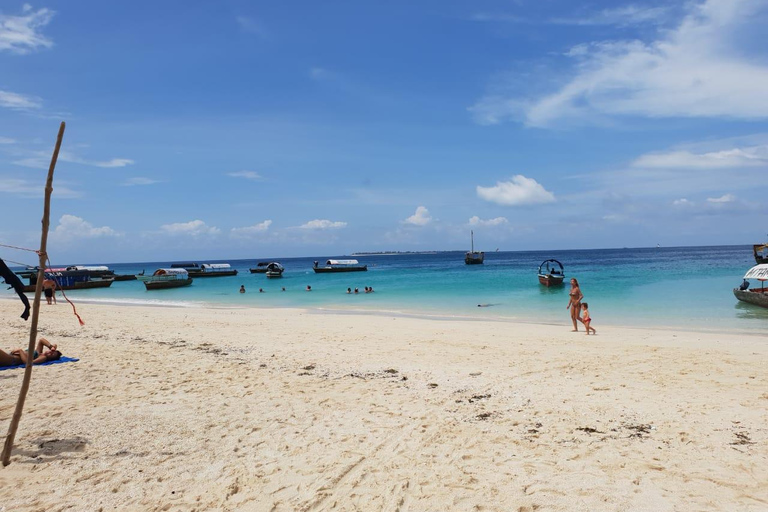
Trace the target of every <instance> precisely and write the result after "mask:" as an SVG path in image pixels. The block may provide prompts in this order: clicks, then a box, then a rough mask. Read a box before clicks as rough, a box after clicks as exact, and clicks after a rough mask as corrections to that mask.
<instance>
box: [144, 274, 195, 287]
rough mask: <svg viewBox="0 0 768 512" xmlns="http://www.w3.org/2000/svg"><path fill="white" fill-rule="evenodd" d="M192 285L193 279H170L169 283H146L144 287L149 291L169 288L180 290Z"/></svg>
mask: <svg viewBox="0 0 768 512" xmlns="http://www.w3.org/2000/svg"><path fill="white" fill-rule="evenodd" d="M191 284H192V278H191V277H188V278H186V279H169V280H167V281H144V286H145V287H146V288H147V290H166V289H168V288H180V287H182V286H189V285H191Z"/></svg>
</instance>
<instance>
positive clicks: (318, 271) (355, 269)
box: [312, 265, 368, 274]
mask: <svg viewBox="0 0 768 512" xmlns="http://www.w3.org/2000/svg"><path fill="white" fill-rule="evenodd" d="M312 270H314V271H315V274H332V273H334V272H365V271H367V270H368V265H363V266H362V267H336V268H330V267H315V268H313V269H312Z"/></svg>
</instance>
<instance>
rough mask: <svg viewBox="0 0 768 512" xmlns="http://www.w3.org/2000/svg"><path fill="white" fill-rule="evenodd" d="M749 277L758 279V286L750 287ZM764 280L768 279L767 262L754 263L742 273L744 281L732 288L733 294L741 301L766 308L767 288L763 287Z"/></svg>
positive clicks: (767, 306)
mask: <svg viewBox="0 0 768 512" xmlns="http://www.w3.org/2000/svg"><path fill="white" fill-rule="evenodd" d="M750 279H755V280H757V281H760V282H761V286H760V288H750V286H751V285H750V282H749V281H750ZM766 281H768V263H761V264H760V265H755V266H754V267H752V268H751V269H749V270H748V271H747V273H746V274H744V282H743V283H742V284H741V286H739V287H738V288H734V289H733V294H734V295H735V296H736V298H737V299H739V300H740V301H742V302H748V303H750V304H754V305H755V306H761V307H764V308H768V289H766V288H765V282H766Z"/></svg>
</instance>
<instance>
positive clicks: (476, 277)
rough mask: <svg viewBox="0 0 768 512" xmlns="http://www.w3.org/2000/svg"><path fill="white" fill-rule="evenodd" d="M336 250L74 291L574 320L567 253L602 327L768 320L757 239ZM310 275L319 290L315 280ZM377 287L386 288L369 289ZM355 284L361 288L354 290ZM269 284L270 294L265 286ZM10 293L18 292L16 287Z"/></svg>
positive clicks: (99, 297) (760, 325)
mask: <svg viewBox="0 0 768 512" xmlns="http://www.w3.org/2000/svg"><path fill="white" fill-rule="evenodd" d="M330 257H342V256H322V257H319V256H315V257H311V258H282V259H280V258H277V260H278V261H281V262H282V263H283V265H284V266H285V269H286V270H285V273H284V275H283V277H282V278H281V279H267V278H266V277H265V276H264V275H263V274H251V273H249V272H248V268H249V267H254V266H255V265H256V262H257V260H229V261H228V263H230V264H231V265H232V266H233V267H235V268H237V269H238V270H239V271H240V273H239V275H237V276H234V277H220V278H203V279H195V281H194V283H193V284H192V285H191V286H189V287H186V288H177V289H173V290H156V291H146V290H145V289H144V285H143V284H142V283H141V282H139V281H124V282H115V283H113V284H112V286H111V287H110V288H106V289H96V290H77V291H74V290H73V291H69V292H67V295H68V296H69V297H70V298H71V299H73V300H74V301H77V300H78V299H79V300H87V301H98V302H102V301H104V302H117V303H137V304H158V305H186V304H204V305H210V306H217V305H218V306H249V307H251V306H263V307H310V308H326V309H342V310H356V309H361V310H377V311H393V312H400V313H412V314H417V315H439V316H464V317H478V318H505V319H514V320H518V321H526V322H543V323H564V324H568V323H569V321H570V319H569V316H568V311H567V310H566V308H565V307H566V305H567V303H568V289H569V287H568V286H567V285H565V286H562V287H559V288H546V287H544V286H541V285H540V284H539V283H538V280H537V277H536V273H537V270H538V267H539V264H540V263H541V262H542V261H544V260H545V259H549V258H555V259H558V260H560V261H561V262H562V263H563V265H564V266H565V274H566V283H567V279H569V278H571V277H576V278H577V279H578V280H579V283H580V284H581V288H582V292H583V293H584V300H585V301H586V302H588V303H589V305H590V313H591V316H592V318H593V325H594V326H595V327H596V328H598V330H599V328H600V325H608V324H612V325H631V326H646V325H647V326H650V327H664V326H669V327H684V328H696V329H705V330H734V329H740V330H741V329H743V330H748V331H764V330H765V329H766V328H767V327H768V309H764V308H759V307H757V306H752V305H749V304H744V303H741V302H739V301H737V300H736V299H735V297H734V296H733V293H732V291H731V290H732V289H733V288H734V287H735V286H738V285H739V284H740V283H741V278H742V276H743V275H744V273H745V272H746V270H747V269H748V268H750V267H751V266H753V265H754V260H753V258H752V248H751V246H720V247H680V248H659V249H655V248H647V249H594V250H579V251H546V252H543V251H542V252H537V251H531V252H496V253H486V256H485V264H484V265H465V264H464V260H463V258H464V254H463V253H461V252H446V253H438V254H402V255H391V256H390V255H381V256H379V255H377V256H356V257H355V258H357V259H358V260H359V261H360V262H361V263H365V264H367V265H368V268H369V270H368V272H353V273H340V274H315V273H314V272H313V271H312V262H313V261H314V260H318V261H325V260H326V259H328V258H330ZM210 263H216V261H211V262H210ZM73 264H85V263H84V262H73ZM87 264H104V263H103V262H87ZM168 265H169V262H147V263H129V264H111V265H109V266H110V268H112V269H113V270H115V272H116V273H118V274H126V273H131V274H135V273H138V272H140V271H142V270H146V272H147V273H151V272H153V271H154V270H155V269H156V268H160V267H167V266H168ZM55 266H59V265H55ZM240 285H245V287H246V290H247V292H246V293H245V294H241V293H239V292H238V290H239V288H240ZM307 285H311V286H312V291H311V292H306V291H305V288H306V286H307ZM365 286H372V287H373V288H374V290H375V293H372V294H365V293H362V290H363V288H364V287H365ZM281 287H285V288H286V291H285V292H282V291H281ZM347 287H351V288H353V289H354V288H356V287H357V288H359V289H360V291H361V293H360V294H358V295H354V294H352V295H347V294H346V289H347ZM259 288H263V289H264V292H265V293H258V290H259ZM3 294H4V295H7V296H9V297H11V296H12V292H11V291H5V292H3ZM478 304H483V305H489V306H488V307H478Z"/></svg>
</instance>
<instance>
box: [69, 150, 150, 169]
mask: <svg viewBox="0 0 768 512" xmlns="http://www.w3.org/2000/svg"><path fill="white" fill-rule="evenodd" d="M59 160H61V161H63V162H69V163H73V164H83V165H90V166H92V167H104V168H115V167H125V166H127V165H132V164H134V163H135V162H134V161H133V160H131V159H129V158H113V159H111V160H104V161H99V160H86V159H85V158H81V157H79V156H77V155H74V154H72V153H69V152H68V151H62V152H61V153H59Z"/></svg>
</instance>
